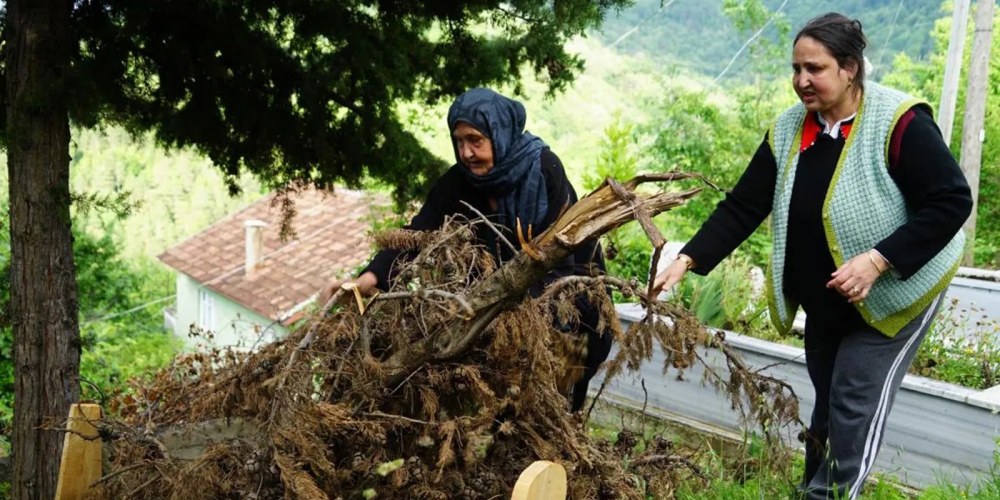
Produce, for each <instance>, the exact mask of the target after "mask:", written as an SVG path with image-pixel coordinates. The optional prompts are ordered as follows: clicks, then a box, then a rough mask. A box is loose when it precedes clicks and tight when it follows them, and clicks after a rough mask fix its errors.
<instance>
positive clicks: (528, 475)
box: [511, 461, 567, 500]
mask: <svg viewBox="0 0 1000 500" xmlns="http://www.w3.org/2000/svg"><path fill="white" fill-rule="evenodd" d="M566 486H567V484H566V469H563V466H561V465H559V464H557V463H553V462H546V461H538V462H535V463H533V464H531V465H530V466H529V467H528V468H527V469H524V472H522V473H521V477H519V478H518V479H517V483H516V484H515V485H514V494H513V496H511V500H566Z"/></svg>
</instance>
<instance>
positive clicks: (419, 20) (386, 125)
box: [0, 0, 630, 200]
mask: <svg viewBox="0 0 1000 500" xmlns="http://www.w3.org/2000/svg"><path fill="white" fill-rule="evenodd" d="M629 4H630V0H564V1H560V2H555V3H553V2H549V1H545V0H518V1H514V2H503V1H500V0H475V1H471V2H381V1H374V0H347V1H344V0H325V1H316V2H287V1H279V0H270V1H263V0H260V1H252V2H246V1H236V0H221V1H219V0H199V1H191V2H173V1H166V0H154V1H148V2H138V3H137V2H134V1H130V0H85V1H79V2H72V3H67V4H66V6H67V7H66V8H71V9H72V13H71V15H72V22H71V28H72V37H73V39H74V40H75V43H74V44H73V47H74V48H75V50H74V53H73V54H72V61H71V70H70V74H69V75H68V76H67V81H68V82H72V85H69V86H67V88H66V89H64V90H65V91H66V92H67V93H68V97H69V101H70V116H71V118H72V119H73V120H74V121H75V122H76V123H79V124H81V125H83V126H84V127H87V128H95V127H97V126H99V125H101V124H106V123H115V124H121V125H124V126H125V127H126V129H128V130H129V131H131V132H133V133H136V134H139V133H143V132H145V131H152V132H153V133H154V135H155V137H156V139H157V140H158V141H159V142H160V143H161V144H164V145H168V146H170V147H175V148H186V147H192V148H195V149H196V150H198V151H199V152H200V153H202V154H204V155H205V156H207V157H208V158H210V159H211V160H212V162H213V163H214V164H215V165H216V166H218V167H219V168H220V169H222V171H223V172H224V173H225V174H226V179H227V180H230V181H232V180H235V179H236V178H237V177H238V175H239V173H240V172H241V171H249V172H252V173H254V174H255V175H257V176H258V177H259V178H260V179H262V180H264V181H265V182H266V183H267V184H268V185H269V186H280V185H283V184H285V183H286V182H289V181H310V182H314V183H316V184H318V185H320V186H323V187H328V186H331V185H333V184H334V183H335V182H336V183H346V184H347V185H350V186H355V187H357V186H359V185H360V184H361V181H362V179H363V178H365V177H366V176H368V177H371V178H374V179H378V180H381V181H383V182H385V183H387V184H389V185H391V186H394V187H395V189H396V194H397V195H398V197H399V199H400V200H402V199H412V198H414V197H416V196H417V195H418V194H420V193H421V192H422V189H423V188H424V184H425V183H426V182H427V181H429V180H434V179H436V178H437V175H438V174H439V173H440V172H441V171H442V169H443V167H444V164H443V163H442V162H441V160H440V159H438V158H435V157H434V156H433V155H431V154H430V153H429V152H428V151H427V149H426V148H425V147H424V146H423V145H422V144H420V142H419V141H418V140H417V139H416V138H415V137H414V135H413V134H412V133H410V132H409V131H407V130H406V128H405V127H404V125H403V123H402V120H401V117H400V116H399V115H398V113H397V111H398V110H397V108H396V106H397V104H398V103H402V102H408V101H417V102H423V103H426V104H435V103H437V102H439V101H440V100H441V99H446V98H449V97H451V96H455V95H457V94H459V93H461V92H463V91H465V90H466V89H468V88H470V87H474V86H481V85H504V84H509V85H515V86H516V85H517V84H518V83H519V82H520V80H521V76H522V75H521V72H522V69H526V68H530V69H531V72H532V73H534V74H536V75H539V76H540V77H542V78H544V79H545V83H546V85H547V87H548V91H549V92H550V93H554V92H557V91H559V90H562V89H565V88H566V87H567V85H568V84H569V83H570V82H571V81H572V79H573V77H574V76H575V75H576V74H577V73H579V71H580V70H581V69H582V67H583V63H582V61H581V60H580V59H579V58H578V57H576V56H574V55H571V54H569V53H568V52H567V51H566V50H565V47H564V45H565V43H566V41H567V40H569V39H570V38H571V37H573V36H576V35H581V34H584V33H585V32H586V31H587V30H588V29H591V28H594V27H596V26H598V25H599V24H600V22H601V21H602V19H603V18H604V16H605V15H606V14H607V13H608V12H610V11H614V10H618V9H621V8H623V7H625V6H627V5H629ZM11 21H12V22H17V21H18V20H11ZM4 22H6V19H5V18H4ZM0 129H6V124H3V125H2V126H0ZM235 186H236V184H235V183H231V187H233V188H235Z"/></svg>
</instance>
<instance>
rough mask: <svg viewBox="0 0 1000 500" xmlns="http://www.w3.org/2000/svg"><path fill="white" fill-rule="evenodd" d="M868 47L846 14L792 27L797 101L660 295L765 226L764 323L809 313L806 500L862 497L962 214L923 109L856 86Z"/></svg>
mask: <svg viewBox="0 0 1000 500" xmlns="http://www.w3.org/2000/svg"><path fill="white" fill-rule="evenodd" d="M866 44H867V42H866V40H865V36H864V33H863V32H862V29H861V23H860V22H858V21H856V20H851V19H848V18H846V17H844V16H843V15H840V14H835V13H830V14H826V15H823V16H820V17H818V18H816V19H813V20H811V21H810V22H809V23H808V24H807V25H806V26H805V27H803V28H802V30H801V31H800V32H799V33H798V35H797V36H796V37H795V44H794V50H793V54H792V65H791V66H792V70H793V75H792V85H793V87H794V88H795V92H796V94H798V96H799V99H800V102H799V103H797V104H795V105H794V106H792V107H791V108H789V109H788V110H787V111H785V112H784V113H782V114H781V115H780V116H779V117H778V118H777V120H776V121H775V123H774V124H773V125H772V127H771V129H770V130H769V131H768V132H767V134H765V137H764V140H763V141H762V142H761V144H760V147H759V148H758V149H757V152H756V154H755V155H754V157H753V159H752V160H751V161H750V165H749V166H748V167H747V169H746V171H745V172H744V174H743V176H742V177H741V178H740V180H739V182H738V183H737V184H736V186H735V187H734V188H733V190H732V192H731V193H729V194H728V195H727V196H726V198H725V199H724V200H723V201H722V202H720V203H719V206H718V207H717V208H716V210H715V211H714V212H713V213H712V215H711V216H710V217H709V218H708V220H706V221H705V223H704V224H703V225H702V227H701V229H700V230H699V231H698V233H697V234H696V235H695V237H694V238H692V239H691V241H690V242H689V243H688V244H687V245H686V246H685V248H684V249H683V250H681V252H680V255H679V257H678V259H677V260H675V261H674V262H672V263H671V264H670V266H669V267H668V268H667V269H666V270H665V271H664V272H663V273H661V274H660V275H659V276H657V278H656V280H655V282H654V287H655V288H657V289H662V288H664V287H666V288H669V287H672V286H673V285H674V284H675V283H677V282H678V281H679V280H680V279H681V278H682V277H683V276H684V274H685V273H686V272H687V271H688V270H692V271H694V272H695V273H697V274H707V273H708V272H709V271H711V270H712V269H713V268H714V267H715V266H716V265H718V264H719V263H720V262H721V261H722V259H724V258H725V257H726V256H727V255H728V254H730V253H731V252H732V251H733V250H734V249H736V247H737V246H739V244H740V243H741V242H742V241H743V240H745V239H746V238H747V237H749V236H750V234H751V233H753V232H754V230H755V229H756V228H757V226H759V225H760V224H761V223H762V222H763V221H764V219H765V218H767V216H768V215H769V214H770V215H771V224H772V225H771V232H772V237H773V251H772V253H771V264H770V272H769V274H770V276H769V278H768V298H769V301H770V302H769V304H770V317H771V320H772V322H773V323H774V325H775V326H776V327H777V329H778V330H779V331H781V332H787V331H788V330H789V329H790V327H791V325H792V321H793V319H794V318H795V313H796V311H797V310H798V307H799V306H800V305H801V306H802V308H803V309H804V310H805V311H806V314H807V319H806V326H805V351H806V364H807V367H808V371H809V376H810V379H811V380H812V383H813V387H814V388H815V390H816V405H815V407H814V409H813V414H812V420H811V423H810V427H809V429H808V431H807V432H806V437H807V439H806V467H805V474H804V478H803V481H802V483H801V487H800V490H801V491H802V493H803V495H805V496H806V497H807V498H809V499H827V498H840V499H854V498H856V497H857V496H858V495H859V494H860V491H861V488H862V486H863V485H864V482H865V478H866V477H867V476H868V474H869V473H870V472H871V470H872V466H873V464H874V463H875V456H876V454H877V452H878V449H879V447H880V446H881V444H882V437H883V436H884V430H885V423H886V419H887V416H888V414H889V411H890V410H891V408H892V404H893V401H894V399H895V395H896V392H897V391H898V389H899V386H900V383H901V382H902V378H903V375H904V374H905V373H906V371H907V368H908V367H909V366H910V363H911V362H912V361H913V357H914V355H915V354H916V351H917V347H918V346H919V345H920V342H921V340H922V339H923V338H924V336H925V335H926V333H927V331H928V329H929V328H930V325H931V322H932V319H933V318H934V315H935V314H936V311H937V310H938V308H939V306H940V304H941V297H942V295H943V292H944V290H945V289H946V288H947V286H948V284H949V282H950V281H951V278H952V276H953V275H954V273H955V271H956V269H957V267H958V262H959V259H960V257H961V255H962V250H963V246H964V242H965V238H964V235H963V234H962V232H961V231H960V230H961V228H962V224H963V223H964V222H965V220H966V219H967V218H968V216H969V213H970V211H971V208H972V197H971V194H970V190H969V186H968V185H967V184H966V181H965V177H964V176H963V175H962V172H961V170H960V169H959V167H958V165H957V164H956V163H955V160H954V158H953V157H952V156H951V153H950V151H949V150H948V146H947V145H946V144H945V142H944V140H943V139H942V137H941V133H940V131H939V130H938V128H937V126H936V125H935V124H934V120H933V117H932V116H931V108H930V106H929V105H928V104H927V103H926V102H923V101H921V100H918V99H914V98H912V97H910V96H908V95H906V94H904V93H902V92H899V91H896V90H893V89H890V88H887V87H884V86H881V85H878V84H876V83H874V82H866V81H865V78H864V77H865V69H864V68H865V62H866V61H865V60H864V56H863V51H864V48H865V46H866Z"/></svg>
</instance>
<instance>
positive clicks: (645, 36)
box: [594, 0, 950, 77]
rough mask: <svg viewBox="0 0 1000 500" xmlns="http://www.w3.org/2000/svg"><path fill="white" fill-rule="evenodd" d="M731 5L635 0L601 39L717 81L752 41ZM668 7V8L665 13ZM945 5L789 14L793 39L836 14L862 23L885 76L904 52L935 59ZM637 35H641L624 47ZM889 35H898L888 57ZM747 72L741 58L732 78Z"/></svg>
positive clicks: (913, 0)
mask: <svg viewBox="0 0 1000 500" xmlns="http://www.w3.org/2000/svg"><path fill="white" fill-rule="evenodd" d="M782 1H783V0H764V5H765V6H766V7H768V8H769V9H771V10H772V11H773V10H775V9H777V8H778V7H779V6H781V4H782ZM724 3H725V2H724V0H675V1H673V2H670V0H664V1H663V2H662V3H661V1H660V0H636V3H635V6H634V7H633V8H631V9H628V10H625V11H623V12H621V13H619V14H618V15H611V16H609V17H608V18H607V19H606V20H605V22H604V26H603V27H602V29H601V30H600V31H599V32H596V33H595V34H594V36H595V37H596V38H597V39H598V40H600V41H601V42H602V43H604V44H606V45H610V44H613V43H615V42H616V41H618V43H617V44H616V45H615V46H614V50H615V51H617V52H619V53H623V54H633V55H634V54H644V55H647V56H649V57H650V58H651V59H653V60H654V61H657V62H659V63H660V64H667V65H676V66H679V67H682V68H687V69H690V70H692V71H696V72H699V73H703V74H706V75H710V76H712V77H714V76H715V75H717V74H719V72H721V71H722V69H723V68H725V67H726V64H728V62H729V60H730V59H731V58H732V57H733V55H734V54H736V51H738V50H739V48H740V46H742V45H743V43H744V42H745V41H746V39H747V38H749V34H741V33H740V32H739V31H738V30H737V29H735V28H734V27H733V25H732V23H731V22H730V20H729V18H728V17H727V16H726V15H725V13H724V12H723V4H724ZM901 3H902V8H901V9H900V4H901ZM948 3H949V4H950V2H948ZM661 4H662V5H665V8H663V9H660V6H661ZM942 6H943V3H942V2H941V1H940V0H907V1H905V2H900V1H898V0H839V1H837V2H823V1H819V0H805V1H789V2H788V3H787V4H786V5H785V8H784V9H783V11H782V12H783V13H784V14H785V16H784V18H785V20H786V21H788V22H789V23H790V25H791V29H792V34H793V36H794V33H795V32H796V31H797V30H798V29H799V28H801V27H802V26H803V25H804V24H805V23H806V22H808V21H809V20H810V19H811V18H813V17H815V16H818V15H821V14H824V13H826V12H830V11H836V12H840V13H842V14H844V15H847V16H849V17H852V18H856V19H859V20H860V21H861V23H862V25H863V27H864V30H865V34H866V35H867V37H868V42H869V45H868V49H867V51H866V54H867V55H868V57H869V59H871V60H872V62H873V63H874V64H876V66H878V68H877V70H878V71H880V72H881V71H884V70H886V69H888V68H887V67H888V66H889V64H890V63H891V61H892V56H893V55H894V54H895V53H897V52H905V53H906V54H907V55H908V56H910V57H911V58H912V59H925V58H926V57H927V56H928V55H929V54H930V53H931V52H933V50H934V41H933V40H932V38H931V36H930V32H931V30H932V28H933V26H934V21H935V20H937V19H938V18H940V17H942V16H943V15H945V14H943V11H942ZM949 9H950V7H949ZM897 11H898V12H899V15H898V18H896V13H897ZM894 18H896V22H895V25H893V19H894ZM636 28H637V29H636ZM633 29H634V30H635V31H632V32H631V33H630V34H628V35H627V36H626V37H624V38H623V39H621V40H619V39H620V38H622V35H625V34H627V33H629V32H630V31H631V30H633ZM890 29H891V31H892V36H891V38H888V45H887V48H886V50H885V53H884V56H882V52H883V51H882V48H883V47H885V46H886V40H887V37H888V36H889V32H890ZM776 33H777V32H776V30H775V28H774V27H773V25H772V26H769V27H768V28H767V29H766V30H765V32H764V35H763V36H765V37H772V38H773V37H775V36H776ZM751 34H752V33H751ZM789 50H790V47H789ZM879 59H881V60H882V62H881V64H879ZM745 69H746V58H741V60H738V61H737V62H736V63H735V64H734V66H733V68H732V69H731V70H730V73H731V75H732V76H733V77H738V76H741V75H742V76H746V75H745V71H742V70H745Z"/></svg>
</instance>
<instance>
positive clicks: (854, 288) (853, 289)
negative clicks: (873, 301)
mask: <svg viewBox="0 0 1000 500" xmlns="http://www.w3.org/2000/svg"><path fill="white" fill-rule="evenodd" d="M859 293H861V290H860V289H858V287H857V286H852V287H851V290H850V294H851V295H857V294H859Z"/></svg>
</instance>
